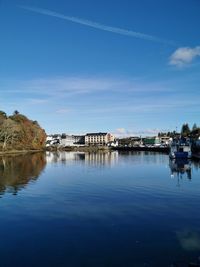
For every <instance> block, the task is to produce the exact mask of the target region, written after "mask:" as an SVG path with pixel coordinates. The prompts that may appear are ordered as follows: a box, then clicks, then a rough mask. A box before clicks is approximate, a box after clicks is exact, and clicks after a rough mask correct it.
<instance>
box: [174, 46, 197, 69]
mask: <svg viewBox="0 0 200 267" xmlns="http://www.w3.org/2000/svg"><path fill="white" fill-rule="evenodd" d="M198 56H200V46H196V47H194V48H190V47H180V48H178V49H177V50H176V51H175V52H174V53H173V54H172V55H171V57H170V60H169V64H170V65H172V66H176V67H184V66H186V65H188V64H189V63H191V62H192V61H193V60H194V59H195V58H196V57H198Z"/></svg>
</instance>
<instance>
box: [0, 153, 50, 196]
mask: <svg viewBox="0 0 200 267" xmlns="http://www.w3.org/2000/svg"><path fill="white" fill-rule="evenodd" d="M45 165H46V159H45V155H44V153H34V154H24V155H10V156H1V157H0V194H1V195H2V194H4V193H5V192H10V193H12V194H17V192H18V191H19V190H20V189H21V188H23V187H25V186H26V185H27V184H28V183H29V182H30V181H33V180H36V179H37V178H38V177H39V175H40V173H41V171H42V170H43V169H44V167H45Z"/></svg>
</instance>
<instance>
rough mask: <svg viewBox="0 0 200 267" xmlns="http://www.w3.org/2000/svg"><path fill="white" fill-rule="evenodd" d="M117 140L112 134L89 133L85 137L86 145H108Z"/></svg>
mask: <svg viewBox="0 0 200 267" xmlns="http://www.w3.org/2000/svg"><path fill="white" fill-rule="evenodd" d="M114 140H115V138H114V136H113V135H112V134H110V133H88V134H86V135H85V144H86V145H102V146H104V145H107V144H108V143H109V142H113V141H114Z"/></svg>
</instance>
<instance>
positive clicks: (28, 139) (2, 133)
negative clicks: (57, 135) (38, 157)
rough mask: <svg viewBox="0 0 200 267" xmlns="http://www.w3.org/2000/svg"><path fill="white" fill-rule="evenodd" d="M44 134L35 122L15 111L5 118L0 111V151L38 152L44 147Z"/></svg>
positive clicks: (5, 115)
mask: <svg viewBox="0 0 200 267" xmlns="http://www.w3.org/2000/svg"><path fill="white" fill-rule="evenodd" d="M45 141H46V133H45V131H44V130H43V129H42V128H41V127H40V125H39V124H38V122H37V121H32V120H30V119H28V118H27V117H26V116H24V115H22V114H20V113H19V112H18V111H15V112H14V113H13V115H11V116H7V114H6V113H5V112H3V111H0V151H9V150H38V149H42V148H44V146H45Z"/></svg>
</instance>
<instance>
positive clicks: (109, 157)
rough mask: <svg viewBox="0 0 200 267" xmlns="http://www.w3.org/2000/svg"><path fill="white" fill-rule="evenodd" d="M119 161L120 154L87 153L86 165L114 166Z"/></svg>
mask: <svg viewBox="0 0 200 267" xmlns="http://www.w3.org/2000/svg"><path fill="white" fill-rule="evenodd" d="M117 160H118V152H117V151H113V152H97V153H86V154H85V163H86V164H89V165H94V166H95V165H113V164H115V163H116V162H117Z"/></svg>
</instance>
